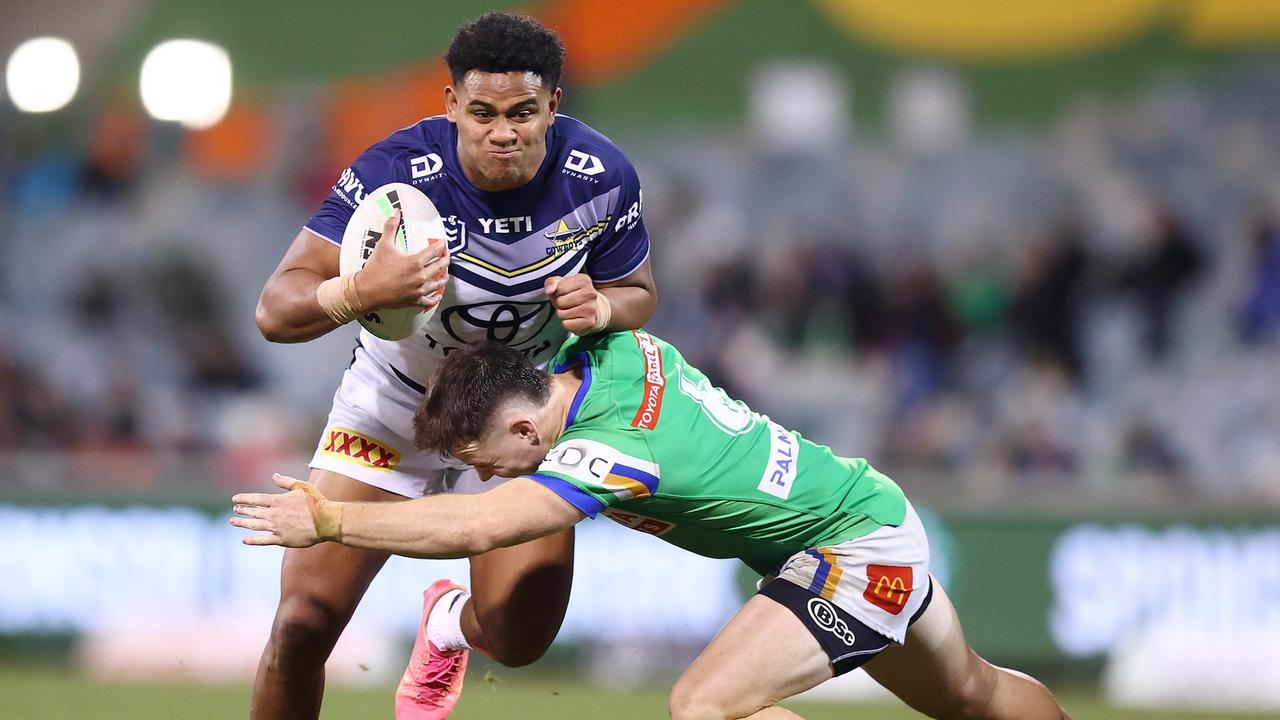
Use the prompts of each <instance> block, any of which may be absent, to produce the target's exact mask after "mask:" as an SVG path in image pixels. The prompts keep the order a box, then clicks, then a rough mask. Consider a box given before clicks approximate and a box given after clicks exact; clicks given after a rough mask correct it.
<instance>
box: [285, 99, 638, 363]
mask: <svg viewBox="0 0 1280 720" xmlns="http://www.w3.org/2000/svg"><path fill="white" fill-rule="evenodd" d="M457 148H458V133H457V128H456V127H455V126H454V125H453V123H450V122H449V121H448V120H447V119H445V117H444V116H443V115H438V116H436V117H431V118H427V119H425V120H422V121H420V122H418V123H416V124H414V125H410V126H409V127H407V128H404V129H402V130H398V131H396V132H394V133H392V134H391V135H389V136H388V137H387V138H385V139H383V140H382V141H380V142H378V143H377V144H375V145H374V146H373V147H371V148H369V149H368V150H366V151H365V152H364V154H362V155H361V156H360V157H359V158H357V159H356V161H355V162H354V163H352V164H351V166H350V167H349V168H347V169H346V170H343V171H342V175H341V177H339V178H338V182H337V184H335V185H334V186H333V190H332V192H331V193H330V194H329V196H328V197H327V198H326V199H325V201H324V204H323V205H321V207H320V210H319V211H318V212H317V213H316V214H315V215H314V216H312V218H311V219H310V220H309V221H307V224H306V229H307V230H309V231H311V232H312V233H314V234H315V235H318V236H320V237H322V238H324V239H325V240H328V241H329V242H332V243H334V244H335V245H340V244H341V242H342V234H343V231H344V230H345V229H346V226H347V222H348V221H349V220H350V219H351V214H352V212H353V211H354V210H355V207H356V205H357V204H358V203H359V202H360V201H361V200H363V199H364V194H365V192H366V191H368V190H373V189H375V188H377V187H380V186H382V185H385V184H387V183H389V182H404V183H410V184H412V185H413V186H414V187H416V188H418V189H419V190H421V191H422V192H423V193H425V194H426V195H427V197H429V198H431V201H432V202H433V203H435V206H436V208H437V209H439V211H440V215H441V217H442V218H443V219H444V224H445V229H446V231H447V234H448V243H449V255H450V260H449V282H448V285H447V286H446V288H445V293H444V298H443V299H442V300H441V301H440V307H439V308H438V309H437V310H436V313H435V315H434V316H433V317H432V318H431V320H430V322H428V323H427V326H426V328H425V329H424V331H423V332H421V333H419V334H418V335H415V336H413V337H410V338H406V339H405V340H400V341H388V340H380V339H378V338H376V337H374V336H373V335H372V334H371V333H369V332H368V331H365V330H361V332H360V342H361V344H363V345H364V347H365V348H367V349H368V350H369V351H370V353H371V354H373V355H374V357H375V358H376V359H378V360H379V361H381V362H385V363H388V364H390V365H391V367H392V368H394V369H395V370H396V371H397V373H398V374H402V375H403V376H407V377H402V379H406V380H409V381H411V382H413V383H414V384H417V385H419V386H421V385H424V384H425V382H426V380H427V379H428V378H429V377H430V375H431V370H432V368H433V367H434V364H435V362H436V360H438V359H439V358H441V357H443V356H444V354H445V353H447V352H449V350H451V349H454V348H457V347H459V346H461V345H462V344H463V343H468V342H474V341H478V340H493V341H497V342H501V343H506V344H508V345H513V346H515V347H517V348H519V349H520V350H522V351H524V352H525V354H526V355H528V356H529V358H530V359H531V360H532V361H533V362H534V363H535V364H538V365H541V364H543V363H545V362H546V361H547V360H548V359H550V358H551V356H552V355H553V354H555V352H556V349H557V348H559V347H560V344H561V343H562V342H563V341H564V339H565V338H566V337H567V333H566V332H565V330H564V328H563V327H561V325H560V320H559V319H558V318H557V317H556V315H555V310H554V308H552V306H551V304H550V301H549V300H548V299H547V296H546V294H545V293H543V291H542V283H543V280H545V279H546V278H547V277H549V276H551V275H572V274H575V273H579V272H585V273H587V274H588V275H590V276H591V279H592V280H593V281H594V282H595V283H596V284H600V283H607V282H610V281H613V280H618V279H621V278H624V277H626V276H627V275H630V274H631V273H632V272H634V271H635V270H636V269H638V268H639V267H640V265H641V264H642V263H643V262H644V260H645V258H646V257H648V254H649V235H648V233H647V232H646V231H645V227H644V220H643V219H642V218H641V194H640V181H639V179H638V178H637V177H636V172H635V169H634V168H633V167H632V166H631V163H630V162H629V161H628V160H627V158H626V157H625V156H624V155H623V154H622V152H621V151H620V150H619V149H618V148H617V146H615V145H614V144H613V143H612V142H611V141H610V140H609V139H608V138H606V137H605V136H603V135H601V134H600V133H598V132H596V131H595V130H592V129H591V128H590V127H588V126H587V125H585V124H584V123H582V122H581V121H579V120H575V119H574V118H571V117H568V116H565V115H557V116H556V121H555V123H554V124H553V125H551V127H550V128H548V130H547V157H546V159H545V160H544V161H543V163H542V167H540V168H539V169H538V173H537V175H535V176H534V178H533V180H531V181H530V182H528V183H527V184H525V185H522V186H520V187H517V188H513V189H511V190H504V191H501V192H486V191H483V190H480V189H478V188H477V187H476V186H474V185H472V184H471V182H470V181H469V180H468V179H467V178H466V176H465V175H463V172H462V167H461V165H460V164H459V162H458V150H457Z"/></svg>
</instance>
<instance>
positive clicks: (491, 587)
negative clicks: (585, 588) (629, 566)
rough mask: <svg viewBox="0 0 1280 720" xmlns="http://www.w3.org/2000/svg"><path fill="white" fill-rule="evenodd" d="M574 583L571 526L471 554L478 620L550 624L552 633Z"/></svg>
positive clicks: (472, 588) (473, 603)
mask: <svg viewBox="0 0 1280 720" xmlns="http://www.w3.org/2000/svg"><path fill="white" fill-rule="evenodd" d="M572 585H573V529H572V528H570V529H569V530H565V531H563V532H559V533H555V534H554V535H548V536H546V537H541V538H538V539H537V540H531V541H529V542H526V543H522V544H520V545H513V546H511V547H504V548H498V549H496V550H490V551H489V552H487V553H483V554H481V555H476V556H473V557H472V558H471V602H472V605H473V608H474V610H475V613H476V615H477V617H478V618H479V619H480V620H481V622H482V623H484V622H488V623H496V622H501V621H503V620H511V621H518V622H519V623H521V624H526V625H529V626H531V627H532V626H539V627H544V628H546V627H548V626H549V628H550V632H551V635H552V637H554V635H555V632H556V631H557V630H558V629H559V628H560V623H561V621H563V619H564V612H565V608H566V607H567V606H568V604H569V591H570V588H571V587H572ZM548 641H549V639H548Z"/></svg>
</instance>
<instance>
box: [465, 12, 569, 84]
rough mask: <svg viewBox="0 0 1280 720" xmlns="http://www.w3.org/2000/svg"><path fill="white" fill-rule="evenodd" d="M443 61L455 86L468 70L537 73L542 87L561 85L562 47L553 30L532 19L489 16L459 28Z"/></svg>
mask: <svg viewBox="0 0 1280 720" xmlns="http://www.w3.org/2000/svg"><path fill="white" fill-rule="evenodd" d="M444 61H445V63H447V64H448V65H449V74H450V75H452V76H453V82H454V83H455V84H457V83H461V82H462V78H463V76H465V75H466V74H467V72H468V71H469V70H480V71H483V72H499V73H505V72H511V71H513V70H515V71H525V72H532V73H536V74H537V75H538V76H539V77H540V78H542V86H543V87H546V88H553V89H554V88H555V87H556V86H558V85H559V84H560V70H561V68H562V67H563V66H564V44H563V43H561V42H560V36H559V35H557V34H556V33H555V31H554V30H552V29H550V28H548V27H547V26H546V25H543V24H542V23H540V22H538V21H537V20H534V19H533V18H531V17H528V16H525V15H516V14H514V13H508V12H491V13H485V14H484V15H481V16H480V17H478V18H476V19H475V21H473V22H470V23H467V24H465V25H463V26H461V27H459V28H458V32H457V34H456V35H454V36H453V42H451V43H449V51H448V52H446V53H445V55H444Z"/></svg>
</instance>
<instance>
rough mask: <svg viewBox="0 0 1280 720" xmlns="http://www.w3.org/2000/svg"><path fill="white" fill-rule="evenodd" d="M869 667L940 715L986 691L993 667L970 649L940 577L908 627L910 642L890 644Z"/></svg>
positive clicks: (910, 700) (905, 697) (911, 701)
mask: <svg viewBox="0 0 1280 720" xmlns="http://www.w3.org/2000/svg"><path fill="white" fill-rule="evenodd" d="M864 669H865V670H866V671H867V674H868V675H870V676H871V677H872V678H874V679H875V680H876V682H878V683H880V684H881V685H883V686H884V687H885V688H887V689H888V690H889V691H890V692H892V693H893V694H894V695H897V696H898V697H899V698H900V699H901V700H902V701H903V702H905V703H907V704H908V705H910V706H911V707H913V708H915V709H916V710H919V711H920V712H922V713H925V714H926V715H930V716H932V717H938V716H940V715H942V714H945V713H947V712H949V711H950V710H951V709H953V708H955V707H957V706H960V705H963V704H964V699H965V698H966V697H972V696H974V695H979V696H980V695H982V694H983V693H984V692H986V690H985V689H984V686H985V685H988V684H990V683H993V682H994V670H993V669H992V667H991V666H990V665H988V664H987V663H986V662H985V661H983V660H982V659H981V658H979V657H978V656H977V654H976V653H974V652H973V650H971V649H970V648H969V645H968V643H966V642H965V639H964V631H963V630H962V629H961V628H960V618H959V616H957V615H956V610H955V607H954V606H953V605H952V604H951V599H950V598H948V597H947V593H946V592H945V591H944V590H943V589H942V585H941V584H940V583H939V582H938V581H937V579H936V578H934V580H933V597H932V600H931V601H930V603H929V607H928V608H926V609H925V611H924V613H923V614H922V615H921V616H920V617H919V618H918V619H917V620H916V621H915V622H914V623H912V625H911V627H910V629H908V630H907V637H906V643H904V644H903V645H901V646H898V647H890V648H889V649H887V650H885V651H884V652H882V653H880V655H878V656H876V657H875V658H874V659H873V660H871V661H870V662H868V663H867V664H866V665H865V666H864Z"/></svg>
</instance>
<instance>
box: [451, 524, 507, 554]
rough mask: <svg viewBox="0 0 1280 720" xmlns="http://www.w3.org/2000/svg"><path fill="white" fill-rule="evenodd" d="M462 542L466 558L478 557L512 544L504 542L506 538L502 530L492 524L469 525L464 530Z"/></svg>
mask: <svg viewBox="0 0 1280 720" xmlns="http://www.w3.org/2000/svg"><path fill="white" fill-rule="evenodd" d="M462 540H463V542H462V544H463V545H464V546H465V547H466V549H467V555H468V556H470V555H480V554H482V553H487V552H489V551H490V550H497V549H498V548H500V547H506V546H508V545H511V544H512V543H510V542H507V541H506V540H507V538H506V537H505V535H504V533H503V529H502V528H500V527H498V525H497V524H496V523H492V522H482V523H475V524H474V525H471V526H470V527H468V528H466V530H464V532H463V539H462Z"/></svg>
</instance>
